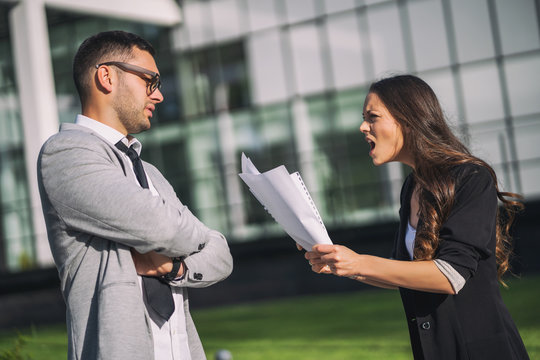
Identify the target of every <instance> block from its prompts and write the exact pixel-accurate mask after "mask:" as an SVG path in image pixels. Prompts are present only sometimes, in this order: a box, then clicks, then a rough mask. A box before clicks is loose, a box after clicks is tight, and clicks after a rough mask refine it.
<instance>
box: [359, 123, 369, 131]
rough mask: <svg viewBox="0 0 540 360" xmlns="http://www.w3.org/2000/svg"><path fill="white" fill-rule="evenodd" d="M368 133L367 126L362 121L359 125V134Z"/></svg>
mask: <svg viewBox="0 0 540 360" xmlns="http://www.w3.org/2000/svg"><path fill="white" fill-rule="evenodd" d="M368 131H369V124H368V123H367V122H366V121H365V120H364V121H362V123H361V124H360V132H362V133H364V134H365V133H367V132H368Z"/></svg>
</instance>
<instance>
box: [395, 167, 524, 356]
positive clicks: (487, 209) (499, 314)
mask: <svg viewBox="0 0 540 360" xmlns="http://www.w3.org/2000/svg"><path fill="white" fill-rule="evenodd" d="M452 175H453V176H456V198H455V201H454V206H453V209H452V210H451V213H450V215H449V217H448V219H447V220H446V222H445V223H444V224H443V226H442V228H441V230H440V239H441V241H440V245H439V247H438V249H437V251H436V254H435V258H437V259H442V260H444V261H446V262H448V263H449V264H450V265H452V267H453V268H454V269H455V270H456V271H457V272H458V273H459V274H461V276H463V278H464V279H465V280H466V283H465V286H464V287H463V288H462V289H461V291H460V292H459V293H458V294H457V295H445V294H435V293H429V292H423V291H415V290H409V289H404V288H400V294H401V298H402V301H403V306H404V309H405V315H406V317H407V324H408V327H409V333H410V337H411V345H412V349H413V353H414V357H415V359H437V360H441V359H452V360H454V359H482V360H484V359H491V360H493V359H501V360H503V359H504V360H508V359H528V358H529V357H528V355H527V352H526V350H525V346H524V345H523V341H522V340H521V337H520V335H519V333H518V330H517V328H516V326H515V324H514V322H513V320H512V318H511V316H510V313H509V312H508V309H507V308H506V306H505V304H504V303H503V300H502V297H501V294H500V291H499V283H498V280H497V266H496V261H495V239H496V237H495V235H496V227H495V225H496V217H497V207H498V200H497V193H496V189H495V186H494V181H493V178H492V177H491V175H490V173H489V171H488V170H487V169H486V168H485V167H482V166H477V165H472V164H466V165H459V166H457V167H456V168H454V169H453V171H452ZM413 188H414V179H413V176H412V174H411V175H409V176H408V177H407V179H406V180H405V183H404V185H403V188H402V191H401V209H400V211H399V214H400V226H399V231H398V234H397V236H396V241H395V244H394V250H393V258H394V259H398V260H409V259H410V258H409V254H408V252H407V250H406V248H405V241H404V239H405V231H406V229H407V222H408V219H409V211H410V199H411V194H412V190H413ZM421 224H422V219H420V220H419V222H418V226H422V225H421Z"/></svg>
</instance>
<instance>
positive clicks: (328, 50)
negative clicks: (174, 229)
mask: <svg viewBox="0 0 540 360" xmlns="http://www.w3.org/2000/svg"><path fill="white" fill-rule="evenodd" d="M164 1H165V0H163V1H162V2H164ZM19 2H24V0H21V1H19ZM19 2H18V1H0V17H1V18H0V20H1V22H0V24H2V25H0V139H1V142H0V271H3V272H6V271H17V270H20V269H24V268H26V267H28V266H32V264H34V265H38V266H47V265H48V264H50V258H49V259H48V258H47V256H46V255H41V256H38V255H39V254H38V253H39V252H40V251H41V253H44V252H45V250H39V249H40V248H41V249H43V248H44V245H43V241H44V240H43V236H42V235H43V234H42V232H43V229H42V228H41V230H40V229H36V228H37V227H38V226H39V225H36V221H35V220H33V217H35V216H37V215H36V214H38V212H37V211H35V209H36V207H37V206H38V205H37V203H36V198H35V193H34V194H33V192H32V186H34V184H35V181H34V179H32V178H31V177H30V176H29V175H28V174H30V173H32V171H33V170H32V169H33V167H35V165H34V164H29V163H28V156H26V157H25V151H28V149H29V146H30V145H29V144H28V142H29V141H28V139H27V138H26V137H25V132H24V131H23V127H24V126H23V124H24V125H25V126H28V125H27V124H28V122H26V123H25V122H24V121H22V119H21V117H22V116H21V109H23V108H24V107H31V106H32V104H27V103H24V100H23V99H22V96H19V95H20V90H18V89H20V87H19V86H18V84H17V81H18V80H17V77H15V76H13V74H14V73H17V69H16V67H17V66H20V64H19V63H18V62H17V61H15V60H14V56H13V51H12V50H13V48H14V46H15V45H14V44H13V41H14V39H17V37H16V36H13V34H11V33H10V32H12V31H13V28H14V27H13V25H11V26H9V24H10V22H12V21H13V17H10V15H9V13H10V12H11V11H13V9H14V8H16V6H18V3H19ZM171 2H172V0H171ZM51 3H53V5H54V6H53V5H51V6H48V5H47V1H46V0H45V9H46V10H45V19H46V27H47V30H48V53H49V56H50V61H51V68H52V74H53V75H54V76H53V81H54V89H55V91H54V94H55V95H54V96H55V99H56V104H55V109H56V111H57V121H58V122H72V121H73V120H74V118H75V116H76V114H77V113H78V112H79V103H78V97H77V95H76V93H75V88H74V86H73V84H72V77H71V60H72V58H73V55H74V53H75V51H76V49H77V48H78V46H79V44H80V43H81V41H82V40H83V39H85V38H86V37H88V36H89V35H91V34H93V33H96V32H98V31H102V30H108V29H124V30H128V31H132V32H136V33H138V34H140V35H142V36H143V37H145V38H147V39H148V40H150V41H151V42H152V43H153V44H154V46H155V47H156V50H157V52H158V54H157V57H156V60H157V63H158V67H159V69H160V72H161V75H162V78H163V88H162V92H163V93H164V96H165V101H164V102H163V103H162V104H160V105H159V106H158V107H157V111H156V114H155V116H154V118H153V119H152V122H153V125H152V129H151V130H150V131H148V132H146V133H144V134H140V135H138V138H139V139H140V140H141V141H142V143H143V154H142V156H143V158H145V159H146V160H147V161H150V162H152V163H154V164H155V165H156V166H157V167H158V168H159V169H160V170H161V171H162V172H163V173H164V175H165V177H167V178H168V179H169V181H170V182H171V184H172V185H173V187H174V188H175V190H176V192H177V194H178V195H179V198H180V199H181V200H182V201H183V202H184V203H185V204H187V205H188V206H189V207H190V208H191V209H192V211H193V212H194V213H195V214H196V215H197V216H198V217H199V218H200V219H201V220H202V221H203V222H204V223H206V224H207V225H209V226H210V227H213V228H216V229H218V230H220V231H221V232H223V233H224V234H226V235H227V237H228V239H229V241H230V242H231V243H235V242H246V241H259V240H261V239H265V238H268V237H273V236H275V235H276V234H281V233H282V230H281V229H280V228H279V226H277V225H276V224H275V222H274V220H273V219H272V218H271V217H270V216H269V215H268V214H267V213H266V212H265V211H264V209H263V208H262V207H261V206H260V204H259V203H258V202H257V201H256V200H255V199H254V197H253V196H252V195H251V194H250V193H249V191H248V190H247V188H246V186H245V185H244V184H243V183H242V182H241V180H240V178H239V177H238V173H239V172H240V156H241V154H242V153H245V154H246V155H247V156H249V157H250V158H251V159H252V160H253V162H254V163H255V164H256V165H257V166H258V168H259V169H260V170H269V169H271V168H273V167H276V166H278V165H281V164H284V165H286V166H287V168H288V169H289V170H290V171H296V170H298V171H300V173H301V174H302V177H303V179H304V182H305V183H306V185H307V187H308V188H309V190H310V192H311V195H312V197H313V198H314V200H315V202H316V204H317V206H318V208H319V211H320V213H321V216H322V217H323V219H324V221H325V224H326V227H327V228H328V229H329V230H330V231H332V230H337V229H344V228H350V229H359V228H362V227H363V226H367V225H369V224H373V223H375V222H388V221H392V220H395V219H396V216H397V211H396V210H397V208H398V206H399V203H398V200H399V191H400V187H401V183H402V181H403V178H404V176H405V175H406V173H407V171H408V170H407V169H406V168H403V167H402V166H400V165H399V164H396V163H393V164H387V165H384V166H381V167H375V166H373V165H372V163H371V159H370V157H369V155H368V151H369V150H368V145H367V144H366V142H365V141H364V136H363V135H362V134H360V132H359V130H358V128H359V126H360V123H361V121H362V105H363V100H364V97H365V95H366V91H367V88H368V87H369V84H370V83H371V82H372V81H374V80H376V79H379V78H381V77H383V76H386V75H389V74H397V73H413V74H416V75H418V76H420V77H422V78H423V79H424V80H426V81H427V82H428V83H429V84H430V85H432V87H433V88H434V90H435V92H436V93H437V95H438V96H439V99H440V100H441V102H442V104H443V106H444V110H445V112H446V114H447V116H448V119H449V121H450V123H451V125H452V126H453V128H454V129H455V131H456V132H457V133H458V134H459V136H460V137H461V138H462V139H463V140H464V141H465V142H466V143H467V144H468V146H469V147H470V148H471V150H472V151H473V153H474V154H476V155H478V156H480V157H482V158H483V159H485V160H487V161H488V162H489V163H490V164H491V165H493V167H494V168H495V170H496V171H497V173H498V175H499V178H500V182H501V185H502V187H503V189H505V190H508V191H515V192H520V193H522V194H524V195H525V198H526V200H527V201H538V200H539V199H540V187H538V186H537V183H538V181H537V179H538V178H539V177H540V147H539V146H538V145H537V144H536V143H537V142H538V141H539V140H540V101H539V99H540V26H539V23H540V21H539V20H540V19H539V14H540V9H539V8H538V6H539V4H538V2H537V1H534V0H516V1H506V0H475V1H468V0H401V1H394V0H386V1H383V0H288V1H286V0H208V1H196V0H185V1H182V2H181V3H175V2H173V3H174V4H176V6H178V7H179V8H180V9H181V14H182V20H181V22H180V23H178V24H173V25H163V24H159V23H158V22H157V21H146V20H145V18H144V16H143V17H140V18H134V16H132V15H130V14H126V16H125V17H123V16H122V14H121V13H116V14H115V16H114V17H112V18H105V17H103V16H102V15H99V13H95V12H92V13H85V9H84V8H81V9H76V10H77V11H74V10H73V9H71V8H63V7H62V6H59V5H58V3H62V1H51ZM111 3H124V2H123V1H112V0H111ZM128 3H129V2H128ZM147 6H148V12H149V13H150V12H152V6H151V5H147ZM34 121H35V122H36V125H37V124H38V122H39V121H40V119H39V118H36V119H35V120H34ZM33 146H34V148H33V149H35V145H33ZM33 151H34V152H35V150H33ZM37 201H39V199H38V200H37ZM45 241H46V239H45ZM336 241H337V239H336ZM45 247H46V245H45Z"/></svg>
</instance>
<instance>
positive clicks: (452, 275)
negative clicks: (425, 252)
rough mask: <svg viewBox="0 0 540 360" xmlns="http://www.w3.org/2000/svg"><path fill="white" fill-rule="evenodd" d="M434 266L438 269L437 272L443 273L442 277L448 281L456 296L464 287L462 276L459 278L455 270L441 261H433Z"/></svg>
mask: <svg viewBox="0 0 540 360" xmlns="http://www.w3.org/2000/svg"><path fill="white" fill-rule="evenodd" d="M433 262H434V263H435V265H437V267H438V268H439V270H440V271H441V272H442V273H443V275H444V276H446V278H447V279H448V281H449V282H450V284H451V285H452V287H453V288H454V291H455V293H456V294H457V293H458V292H459V291H460V290H461V289H462V288H463V286H465V279H464V278H463V276H461V275H460V274H459V273H458V272H457V271H456V269H454V268H453V267H452V265H450V264H449V263H448V262H446V261H444V260H441V259H435V260H433Z"/></svg>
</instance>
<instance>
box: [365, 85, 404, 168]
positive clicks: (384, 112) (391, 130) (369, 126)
mask: <svg viewBox="0 0 540 360" xmlns="http://www.w3.org/2000/svg"><path fill="white" fill-rule="evenodd" d="M363 116H364V121H363V122H362V124H361V125H360V131H361V132H362V133H363V134H364V135H365V136H366V141H367V142H368V144H369V146H370V151H369V155H370V156H371V158H372V159H373V164H375V165H377V166H378V165H381V164H384V163H387V162H390V161H399V162H402V163H404V164H407V165H409V166H411V167H413V163H412V156H410V154H409V152H408V151H407V150H406V149H405V147H404V146H403V144H404V140H403V132H402V131H401V126H400V125H399V124H398V122H397V121H396V119H394V117H393V116H392V115H391V114H390V112H389V111H388V109H387V108H386V106H385V105H384V104H383V102H382V101H381V99H379V97H378V96H377V94H375V93H368V95H367V96H366V100H365V102H364V112H363Z"/></svg>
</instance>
